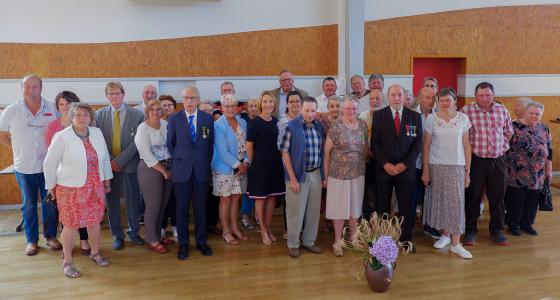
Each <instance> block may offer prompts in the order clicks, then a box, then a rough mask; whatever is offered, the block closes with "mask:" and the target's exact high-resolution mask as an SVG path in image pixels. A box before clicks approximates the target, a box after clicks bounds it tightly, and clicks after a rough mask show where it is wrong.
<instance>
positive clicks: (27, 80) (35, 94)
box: [21, 75, 43, 101]
mask: <svg viewBox="0 0 560 300" xmlns="http://www.w3.org/2000/svg"><path fill="white" fill-rule="evenodd" d="M21 89H22V91H23V99H24V100H26V101H41V91H42V90H43V81H42V80H41V78H40V77H39V76H37V75H27V76H25V77H23V79H22V81H21Z"/></svg>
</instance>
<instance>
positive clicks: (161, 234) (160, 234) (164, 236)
mask: <svg viewBox="0 0 560 300" xmlns="http://www.w3.org/2000/svg"><path fill="white" fill-rule="evenodd" d="M159 237H160V238H162V239H164V238H166V237H167V232H165V228H162V229H161V231H160V233H159Z"/></svg>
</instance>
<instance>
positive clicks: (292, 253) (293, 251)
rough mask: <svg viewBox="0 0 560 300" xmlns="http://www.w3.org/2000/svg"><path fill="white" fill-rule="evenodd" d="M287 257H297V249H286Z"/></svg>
mask: <svg viewBox="0 0 560 300" xmlns="http://www.w3.org/2000/svg"><path fill="white" fill-rule="evenodd" d="M288 255H289V256H290V257H292V258H298V257H299V249H298V248H288Z"/></svg>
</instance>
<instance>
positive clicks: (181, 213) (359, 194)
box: [0, 70, 552, 278]
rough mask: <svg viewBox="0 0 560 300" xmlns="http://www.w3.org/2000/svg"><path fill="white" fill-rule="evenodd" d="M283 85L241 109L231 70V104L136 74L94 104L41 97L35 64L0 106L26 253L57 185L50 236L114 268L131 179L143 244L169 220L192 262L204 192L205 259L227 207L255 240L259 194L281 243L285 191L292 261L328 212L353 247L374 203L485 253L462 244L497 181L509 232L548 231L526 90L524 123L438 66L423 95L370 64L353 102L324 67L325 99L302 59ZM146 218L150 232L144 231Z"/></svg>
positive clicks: (67, 249) (494, 232)
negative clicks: (445, 81) (464, 94)
mask: <svg viewBox="0 0 560 300" xmlns="http://www.w3.org/2000/svg"><path fill="white" fill-rule="evenodd" d="M279 83H280V87H279V88H277V89H274V90H271V91H264V92H262V93H261V94H260V96H259V97H258V98H256V99H249V100H248V102H247V111H246V112H245V113H243V114H241V115H240V114H238V100H237V98H236V97H235V89H234V85H233V83H231V82H224V83H223V84H222V85H221V86H220V90H221V94H222V96H221V99H220V107H221V110H220V111H219V113H218V114H216V113H215V111H214V106H213V105H212V103H209V102H204V101H201V97H200V94H199V92H198V89H197V88H196V87H187V88H185V89H183V90H182V93H181V97H182V100H183V101H182V102H183V108H182V109H179V110H178V111H177V110H176V106H177V102H176V101H175V99H173V97H171V96H168V95H162V96H160V97H159V98H158V97H157V90H156V88H155V87H154V86H151V85H149V86H146V87H144V91H143V98H144V101H143V103H142V104H141V105H139V106H137V107H131V106H130V105H128V104H126V103H125V102H124V97H125V90H124V88H123V86H122V85H121V84H120V83H119V82H109V83H107V84H106V87H105V95H106V97H107V99H108V101H109V103H110V105H109V106H106V107H104V108H102V109H100V110H98V111H97V112H94V110H93V108H92V107H91V106H90V105H88V104H87V103H85V102H81V101H80V99H79V98H78V96H77V95H76V94H74V93H72V92H70V91H63V92H61V93H59V94H58V95H57V96H56V98H55V103H52V102H49V101H47V100H45V99H44V98H42V97H41V88H42V81H41V79H40V78H39V77H37V76H35V75H28V76H26V77H24V78H23V81H22V90H23V100H20V101H17V102H16V103H14V104H12V105H10V106H8V107H7V108H6V110H5V111H4V112H3V114H2V115H1V116H0V142H2V143H3V144H6V145H9V146H11V147H12V149H13V154H14V170H15V174H16V179H17V181H18V184H19V186H20V189H21V191H22V195H23V206H22V213H23V218H24V224H25V233H26V237H27V243H28V244H27V246H26V250H25V251H26V254H27V255H35V254H36V253H37V252H38V249H39V248H38V244H37V242H38V225H37V209H36V206H37V201H36V199H37V197H38V196H39V195H40V197H41V199H44V198H45V197H46V195H47V191H48V193H49V194H50V195H51V196H52V197H54V198H56V202H57V205H58V211H59V221H60V222H61V223H62V225H63V230H62V234H61V237H62V245H61V244H60V243H59V242H58V240H57V239H56V237H57V227H58V223H57V222H56V221H55V222H50V224H48V226H47V227H45V230H44V235H45V238H47V246H49V247H50V248H51V249H53V250H56V249H60V248H63V255H62V256H63V272H64V274H65V275H66V276H68V277H72V278H74V277H79V276H80V275H81V274H80V272H79V271H78V270H77V269H76V267H75V266H74V263H73V260H72V249H73V246H74V236H75V233H76V231H78V232H79V236H80V246H81V252H82V253H83V254H84V255H88V256H89V257H90V258H91V259H92V260H93V261H94V262H95V263H96V264H98V265H99V266H102V267H106V266H108V265H109V261H108V259H107V258H105V257H104V256H102V255H101V254H100V251H99V236H100V226H99V224H100V222H101V220H102V219H103V217H104V214H105V210H106V211H107V214H108V220H109V225H110V229H111V234H112V236H113V242H112V247H113V249H115V250H120V249H122V248H123V245H124V239H125V233H124V228H123V225H122V223H121V217H120V211H121V207H120V206H121V205H120V203H121V202H120V196H121V194H122V193H123V192H124V196H125V204H126V211H127V219H128V226H129V227H128V230H127V232H126V233H127V235H128V237H129V239H130V240H131V242H132V243H134V244H136V245H143V244H146V246H147V247H148V248H149V249H150V250H151V251H153V252H155V253H166V252H168V251H169V245H171V244H173V243H175V241H174V240H173V239H168V238H166V236H165V231H164V229H165V228H166V227H167V223H168V218H171V219H172V224H173V226H174V228H176V237H177V243H178V251H177V258H178V259H179V260H185V259H187V257H188V256H189V242H190V239H189V230H188V224H189V212H188V210H189V206H190V202H191V201H192V202H193V212H194V214H193V216H194V235H195V239H194V240H195V242H196V249H198V250H199V251H200V252H201V254H202V255H205V256H211V255H212V254H213V252H212V249H211V248H210V247H209V246H208V244H207V240H208V232H214V231H217V229H216V225H217V223H218V219H219V223H220V224H221V228H222V229H221V231H219V232H220V234H221V235H222V238H223V240H224V243H225V244H226V245H231V246H233V245H239V244H240V243H241V242H243V241H245V240H247V239H248V237H247V235H246V233H244V232H243V231H242V230H241V228H240V226H239V211H240V202H241V224H242V225H243V228H245V229H247V230H252V229H254V226H253V225H252V224H251V220H250V217H249V215H250V214H251V210H252V209H253V206H254V210H255V220H256V221H258V223H257V225H258V226H259V229H260V237H261V240H262V243H263V244H264V245H272V244H273V243H274V242H276V241H277V240H278V238H277V237H276V235H275V234H274V232H273V230H272V228H271V223H272V217H273V212H274V209H275V207H276V206H277V203H282V204H283V211H284V215H283V216H284V228H285V231H286V234H285V238H286V239H287V247H288V255H289V256H291V257H294V258H296V257H299V255H300V248H304V249H306V250H308V251H309V252H311V253H316V254H319V253H322V252H323V250H322V249H321V248H320V247H319V246H317V245H316V243H315V241H316V238H317V232H318V229H319V224H320V219H321V213H322V212H323V213H324V215H325V218H326V219H329V220H332V224H333V227H334V237H333V244H332V251H333V254H334V255H335V256H342V255H343V245H344V239H345V238H347V239H352V238H353V236H354V234H355V233H356V228H357V223H358V220H359V219H360V218H362V217H363V218H369V217H370V216H371V214H372V213H373V212H376V213H377V214H380V215H382V214H391V213H396V214H397V215H398V216H401V217H402V218H404V221H403V223H402V234H401V237H400V239H401V241H402V242H407V241H412V232H413V228H414V224H415V220H416V218H417V208H419V207H421V209H420V213H421V214H422V218H421V222H422V224H423V225H424V230H425V231H426V232H428V233H430V234H431V235H432V236H433V237H434V238H436V241H435V242H434V245H433V246H434V247H435V248H438V249H441V248H444V247H449V250H450V252H453V253H455V254H457V255H459V256H460V257H463V258H467V259H468V258H472V255H471V253H470V252H469V251H467V250H466V249H465V248H464V247H463V244H464V245H468V246H474V244H475V242H476V235H477V231H478V229H477V219H478V217H479V215H480V209H479V206H480V203H481V199H482V198H483V197H484V194H485V195H486V196H487V198H488V202H489V209H490V226H489V230H490V234H491V236H492V237H493V239H494V240H495V242H496V243H497V244H499V245H507V244H508V241H507V239H506V237H505V235H504V225H505V224H507V226H508V228H509V231H510V233H511V234H513V235H520V234H521V231H524V232H526V233H529V234H533V235H536V234H537V231H536V230H535V229H534V228H533V223H534V221H535V216H536V211H537V198H538V194H539V191H540V189H541V188H542V187H543V185H544V184H545V178H550V177H551V174H552V163H551V161H552V150H551V149H552V146H551V137H550V133H549V131H548V128H547V127H546V126H545V125H544V124H543V123H542V122H541V118H542V114H543V111H544V106H543V105H542V104H540V103H537V102H534V101H532V100H530V99H528V98H522V99H520V100H519V103H518V104H517V105H516V110H515V112H516V119H515V120H513V121H512V120H511V117H510V115H509V112H508V110H507V109H506V108H505V106H503V105H502V104H500V103H498V102H497V101H496V100H495V99H494V87H493V86H492V84H490V83H487V82H482V83H480V84H478V85H477V86H476V88H475V91H474V96H475V101H474V102H473V103H472V104H467V105H465V106H464V107H463V108H462V109H461V111H457V95H456V92H455V91H454V90H453V89H452V88H443V89H441V90H439V89H438V84H437V79H436V78H433V77H428V78H426V79H424V86H423V87H422V89H421V90H420V92H419V95H418V97H417V98H416V99H414V98H413V97H412V96H411V95H410V93H409V92H408V91H406V90H405V89H404V88H403V87H402V86H401V85H398V84H393V85H391V86H389V87H388V88H387V93H386V94H383V89H384V86H383V85H384V78H383V75H381V74H372V75H371V76H370V77H369V80H368V87H369V90H368V89H366V88H365V82H364V79H363V78H362V77H361V76H359V75H356V76H353V77H352V78H351V87H352V93H350V94H348V95H347V96H345V97H344V98H343V99H342V100H340V99H339V98H338V97H337V96H336V89H337V87H336V80H335V79H334V78H332V77H327V78H325V79H324V80H323V94H322V95H320V96H319V97H317V98H313V97H309V96H308V94H307V93H306V92H305V91H303V90H301V89H298V88H296V87H295V86H294V79H293V75H292V73H291V72H290V71H288V70H283V71H282V72H281V73H280V74H279ZM30 137H33V138H30ZM210 186H211V188H210ZM209 191H211V194H212V195H209ZM213 199H215V200H213ZM504 199H505V200H504ZM43 205H45V204H44V203H43ZM46 211H47V210H44V209H43V214H45V213H46ZM506 211H507V214H506ZM47 219H48V216H45V215H43V220H44V221H45V220H47ZM142 219H143V222H144V224H145V231H144V232H145V237H146V240H144V239H143V238H142V237H141V236H140V234H139V231H140V220H142ZM345 224H348V228H349V232H348V233H349V235H348V236H346V237H345V236H344V233H345V231H344V230H343V229H344V226H345ZM162 230H163V234H162ZM462 234H464V238H463V243H462V244H461V242H460V237H461V235H462ZM405 245H406V247H408V248H409V250H410V251H412V252H414V251H415V247H414V246H413V245H412V244H411V243H405Z"/></svg>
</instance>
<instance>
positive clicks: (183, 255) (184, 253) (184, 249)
mask: <svg viewBox="0 0 560 300" xmlns="http://www.w3.org/2000/svg"><path fill="white" fill-rule="evenodd" d="M187 257H189V246H187V245H180V246H179V250H178V251H177V259H178V260H185V259H187Z"/></svg>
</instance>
